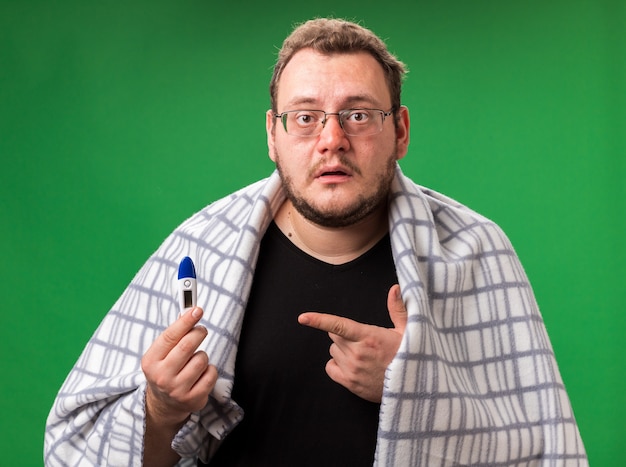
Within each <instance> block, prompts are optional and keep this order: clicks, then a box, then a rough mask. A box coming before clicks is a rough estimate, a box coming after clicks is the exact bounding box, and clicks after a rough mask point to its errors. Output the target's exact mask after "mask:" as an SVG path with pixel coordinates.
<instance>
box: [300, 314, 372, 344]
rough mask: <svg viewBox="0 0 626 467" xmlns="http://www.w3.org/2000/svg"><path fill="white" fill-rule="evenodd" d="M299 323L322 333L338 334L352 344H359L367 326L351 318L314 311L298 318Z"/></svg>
mask: <svg viewBox="0 0 626 467" xmlns="http://www.w3.org/2000/svg"><path fill="white" fill-rule="evenodd" d="M298 322H299V323H300V324H303V325H305V326H309V327H311V328H315V329H319V330H320V331H326V332H329V333H331V334H336V335H338V336H341V337H343V338H344V339H347V340H349V341H352V342H357V341H359V340H361V339H362V338H363V336H364V332H363V326H366V325H365V324H362V323H358V322H356V321H354V320H351V319H349V318H343V317H341V316H336V315H331V314H328V313H316V312H312V311H309V312H306V313H302V314H301V315H300V316H298Z"/></svg>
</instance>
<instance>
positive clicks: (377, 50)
mask: <svg viewBox="0 0 626 467" xmlns="http://www.w3.org/2000/svg"><path fill="white" fill-rule="evenodd" d="M306 48H310V49H313V50H315V51H317V52H319V53H322V54H325V55H330V54H335V53H355V52H367V53H369V54H370V55H372V56H373V57H374V58H375V59H376V61H378V63H380V65H381V66H382V67H383V71H384V73H385V79H386V81H387V86H388V87H389V94H390V95H391V105H392V107H393V108H394V109H395V110H397V109H399V108H400V103H401V100H400V94H401V90H402V78H403V76H404V74H405V73H406V67H405V66H404V64H403V63H402V62H401V61H399V60H398V59H397V58H396V57H394V56H393V55H392V54H391V53H390V52H389V51H388V50H387V46H386V45H385V43H384V42H383V41H382V40H381V39H380V38H379V37H378V36H376V35H375V34H374V33H373V32H372V31H370V30H369V29H366V28H364V27H362V26H360V25H358V24H355V23H352V22H349V21H345V20H341V19H328V18H319V19H312V20H309V21H307V22H305V23H303V24H301V25H300V26H298V27H297V28H296V29H294V31H293V32H292V33H291V34H290V35H289V36H288V37H287V38H286V39H285V41H284V42H283V45H282V48H281V49H280V51H279V53H278V60H277V62H276V65H275V66H274V73H273V75H272V80H271V81H270V99H271V105H272V110H273V111H274V112H276V111H277V107H276V99H277V93H278V82H279V80H280V77H281V75H282V72H283V70H284V68H285V66H286V65H287V63H289V61H290V60H291V59H292V57H293V56H294V55H295V54H296V52H298V51H300V50H302V49H306Z"/></svg>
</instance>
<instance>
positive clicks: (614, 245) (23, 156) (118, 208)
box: [0, 0, 626, 466]
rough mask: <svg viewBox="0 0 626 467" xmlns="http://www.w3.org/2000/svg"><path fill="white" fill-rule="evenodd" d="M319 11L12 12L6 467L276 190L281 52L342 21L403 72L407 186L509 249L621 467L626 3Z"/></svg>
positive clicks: (37, 458) (30, 458) (201, 4)
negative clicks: (129, 320) (112, 323)
mask: <svg viewBox="0 0 626 467" xmlns="http://www.w3.org/2000/svg"><path fill="white" fill-rule="evenodd" d="M227 3H228V5H226V4H227ZM308 3H309V5H308V6H302V5H301V4H300V3H298V2H293V1H289V2H288V1H285V0H275V1H273V2H260V1H250V2H237V1H236V0H232V1H229V2H226V1H222V2H209V1H173V0H172V1H170V2H166V1H163V0H153V1H141V2H140V1H128V2H88V1H78V0H68V1H20V2H18V1H15V2H11V1H2V2H1V3H0V157H1V169H0V196H1V203H0V216H1V223H0V240H1V242H0V245H1V246H0V248H2V252H1V257H2V264H3V267H2V273H1V274H2V277H1V278H0V284H1V285H0V291H1V294H2V297H4V299H3V305H2V316H3V318H2V326H1V327H0V346H1V347H0V356H1V357H0V358H2V373H3V383H2V384H1V385H0V401H1V404H2V416H1V419H2V421H1V422H0V423H1V424H2V425H1V429H2V436H0V451H1V452H2V453H3V460H2V461H1V463H2V464H3V465H26V466H30V465H40V464H41V462H42V461H41V451H42V440H43V429H44V422H45V418H46V416H47V413H48V410H49V408H50V406H51V404H52V401H53V398H54V396H55V393H56V391H57V390H58V388H59V387H60V385H61V383H62V382H63V379H64V378H65V376H66V374H67V372H68V371H69V369H70V368H71V366H72V365H73V363H74V361H75V360H76V358H77V356H78V354H79V352H80V351H81V349H82V348H83V346H84V344H85V342H86V341H87V340H88V338H89V337H90V335H91V333H92V332H93V330H94V329H95V327H96V326H97V324H98V323H99V321H100V319H101V318H102V316H103V315H104V314H105V313H106V311H107V310H108V309H109V307H110V306H111V305H112V303H113V302H114V301H115V299H116V298H117V297H118V295H119V294H120V293H121V291H122V290H123V288H124V287H125V286H126V284H127V283H128V282H129V281H130V279H131V277H132V276H133V275H134V273H135V272H136V271H137V269H138V268H139V267H140V266H141V264H142V263H143V262H144V260H145V259H146V258H147V257H148V255H149V254H150V253H152V251H153V250H154V249H155V248H156V247H157V246H158V244H159V243H160V241H161V240H162V239H163V238H164V237H165V236H166V235H167V234H168V233H169V232H170V231H171V230H172V229H173V228H174V227H175V226H176V225H177V224H178V223H179V222H181V221H182V220H183V219H185V218H186V217H188V216H189V215H191V214H192V213H193V212H195V211H197V210H199V209H200V208H201V207H202V206H204V205H205V204H207V203H209V202H210V201H212V200H214V199H216V198H218V197H220V196H222V195H224V194H227V193H228V192H230V191H232V190H234V189H236V188H239V187H241V186H243V185H244V184H247V183H249V182H251V181H253V180H256V179H258V178H260V177H263V176H265V175H267V174H268V173H269V172H270V171H271V169H272V165H271V163H270V161H269V159H268V158H267V149H266V140H265V130H264V121H265V120H264V118H265V117H264V112H265V110H266V109H267V108H268V106H269V99H268V96H267V84H268V81H269V78H270V73H271V67H272V65H273V62H274V59H275V52H276V48H277V47H278V46H279V45H280V43H281V41H282V39H283V38H284V36H285V35H286V34H288V32H289V31H290V29H291V25H292V24H293V23H294V22H299V21H303V20H305V19H308V18H310V17H312V16H326V15H334V16H340V17H348V18H351V19H357V20H361V21H362V23H363V24H364V25H365V26H368V27H370V28H372V29H373V30H374V31H375V32H377V33H378V34H379V35H381V36H382V37H383V38H385V39H387V42H388V44H389V46H390V48H391V49H392V50H393V51H395V52H396V53H397V54H398V55H399V57H400V58H401V59H402V60H404V61H405V62H406V63H407V64H408V65H409V68H410V74H409V76H408V78H407V81H406V84H405V88H404V93H403V101H404V103H405V104H406V105H408V106H409V108H410V110H411V116H412V142H411V145H410V150H409V155H408V156H407V158H406V159H405V160H404V161H403V162H402V165H403V168H404V170H405V172H406V173H408V174H409V175H410V176H412V177H413V178H414V179H416V180H417V181H418V182H419V183H421V184H424V185H427V186H430V187H432V188H434V189H437V190H439V191H442V192H444V193H446V194H448V195H450V196H452V197H455V198H457V199H458V200H460V201H462V202H464V203H465V204H468V205H470V206H471V207H473V208H474V209H476V210H478V211H480V212H481V213H483V214H485V215H487V216H488V217H491V218H492V219H494V220H495V221H496V222H498V223H499V224H500V225H501V226H502V227H503V228H504V229H505V231H506V232H507V233H508V234H509V236H510V238H511V240H512V242H513V244H514V245H515V246H516V248H517V251H518V253H519V255H520V257H521V259H522V262H523V263H524V265H525V267H526V270H527V272H528V275H529V277H530V279H531V282H532V283H533V286H534V289H535V293H536V296H537V299H538V301H539V304H540V307H541V309H542V313H543V316H544V319H545V321H546V325H547V328H548V331H549V333H550V336H551V338H552V343H553V346H554V349H555V352H556V355H557V359H558V361H559V364H560V368H561V372H562V376H563V379H564V381H565V384H566V386H567V388H568V391H569V394H570V398H571V400H572V404H573V406H574V410H575V414H576V416H577V420H578V423H579V427H580V430H581V433H582V436H583V439H584V441H585V444H586V447H587V451H588V454H589V456H590V460H591V462H592V464H593V465H602V466H608V465H617V464H615V462H619V460H621V458H622V457H623V452H624V448H623V440H622V438H623V436H624V430H623V428H622V427H623V420H624V419H625V418H626V410H625V408H624V407H625V402H626V401H625V397H624V395H623V394H624V393H626V384H625V378H624V376H623V373H624V370H626V368H625V364H624V363H625V361H624V360H625V359H624V353H625V352H624V345H623V344H622V342H623V338H622V335H623V334H624V328H625V326H624V325H625V322H626V319H625V318H624V315H625V313H624V312H625V311H626V310H625V305H626V299H625V293H624V289H625V283H626V281H625V280H624V278H625V268H624V262H625V260H626V257H625V255H624V243H623V241H622V237H623V236H624V234H626V229H625V221H624V217H625V214H626V206H625V200H626V193H625V189H624V186H625V180H626V168H625V163H624V160H625V158H626V137H625V136H624V135H626V128H625V126H626V110H625V109H626V64H625V57H626V41H625V37H626V34H625V32H624V31H626V19H625V18H626V11H625V10H626V9H625V2H623V1H609V0H596V1H593V0H588V1H584V0H571V1H566V0H561V1H549V0H548V1H540V0H531V1H526V2H503V1H484V0H475V1H468V0H464V1H461V0H458V1H447V2H443V1H441V2H435V1H433V2H426V1H415V2H409V1H401V2H396V1H393V0H387V1H384V2H363V1H358V2H357V1H352V0H343V1H332V2H331V1H327V0H318V1H316V2H308ZM364 4H366V5H364ZM7 373H8V375H7Z"/></svg>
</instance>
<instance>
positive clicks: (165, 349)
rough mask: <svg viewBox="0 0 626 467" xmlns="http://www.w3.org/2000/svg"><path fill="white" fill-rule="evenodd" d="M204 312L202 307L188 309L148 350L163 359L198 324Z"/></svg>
mask: <svg viewBox="0 0 626 467" xmlns="http://www.w3.org/2000/svg"><path fill="white" fill-rule="evenodd" d="M202 314H203V310H202V308H200V307H195V308H192V309H191V310H188V311H187V312H186V313H184V314H183V315H182V316H181V317H180V318H178V319H177V320H176V321H174V322H173V323H172V324H170V325H169V326H168V327H167V328H166V329H165V331H163V333H162V334H161V335H160V336H159V337H157V338H156V340H155V341H154V342H153V343H152V345H151V346H150V349H149V350H148V352H149V353H150V354H152V357H153V358H155V359H157V360H163V359H164V358H165V357H166V356H167V355H168V354H169V353H170V351H171V350H172V349H173V348H174V347H176V344H178V342H180V340H181V339H182V338H183V337H184V336H185V335H187V333H188V332H189V331H191V330H192V329H193V328H194V326H195V325H196V324H198V321H200V318H202Z"/></svg>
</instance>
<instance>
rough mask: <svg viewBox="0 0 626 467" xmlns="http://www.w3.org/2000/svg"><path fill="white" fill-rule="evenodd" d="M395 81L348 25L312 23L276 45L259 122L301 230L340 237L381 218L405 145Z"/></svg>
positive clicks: (371, 40)
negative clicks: (332, 231)
mask: <svg viewBox="0 0 626 467" xmlns="http://www.w3.org/2000/svg"><path fill="white" fill-rule="evenodd" d="M403 72H404V67H403V66H402V64H401V63H400V62H399V61H398V60H396V59H395V58H394V57H393V56H392V55H391V54H389V52H388V51H387V50H386V48H385V46H384V44H383V43H382V41H380V39H378V38H377V37H376V36H375V35H374V34H373V33H371V32H370V31H368V30H366V29H364V28H362V27H360V26H358V25H355V24H353V23H348V22H345V21H340V20H313V21H310V22H308V23H305V24H304V25H302V26H300V27H298V28H297V29H296V30H295V32H294V33H293V34H292V35H291V36H290V37H289V38H287V40H286V41H285V46H284V47H283V49H282V51H281V53H280V56H279V63H278V64H277V66H276V69H275V73H274V77H273V81H272V86H271V87H272V93H273V95H272V107H273V108H272V109H271V110H268V112H267V114H266V129H267V136H268V148H269V156H270V158H271V159H272V160H273V161H274V162H275V163H276V167H277V169H278V171H279V173H280V176H281V179H282V182H283V187H284V189H285V193H286V195H287V198H288V199H289V201H290V202H291V204H292V205H293V206H294V208H295V209H296V211H297V212H298V213H299V214H301V215H302V216H303V217H305V218H306V219H308V220H309V221H311V222H313V223H315V224H317V225H321V226H324V227H345V226H350V225H356V224H358V223H359V222H361V221H365V220H366V219H372V218H373V217H374V216H375V215H376V214H377V213H378V214H381V212H382V211H383V210H385V209H386V201H387V197H388V193H389V189H390V186H391V182H392V180H393V177H394V173H395V166H396V161H397V160H398V159H400V158H402V157H404V155H405V154H406V152H407V147H408V143H409V115H408V109H407V108H406V107H405V106H402V105H400V101H399V99H400V81H401V79H402V73H403ZM277 122H279V123H277ZM280 122H282V125H281V124H280ZM378 217H380V218H382V217H383V216H378Z"/></svg>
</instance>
